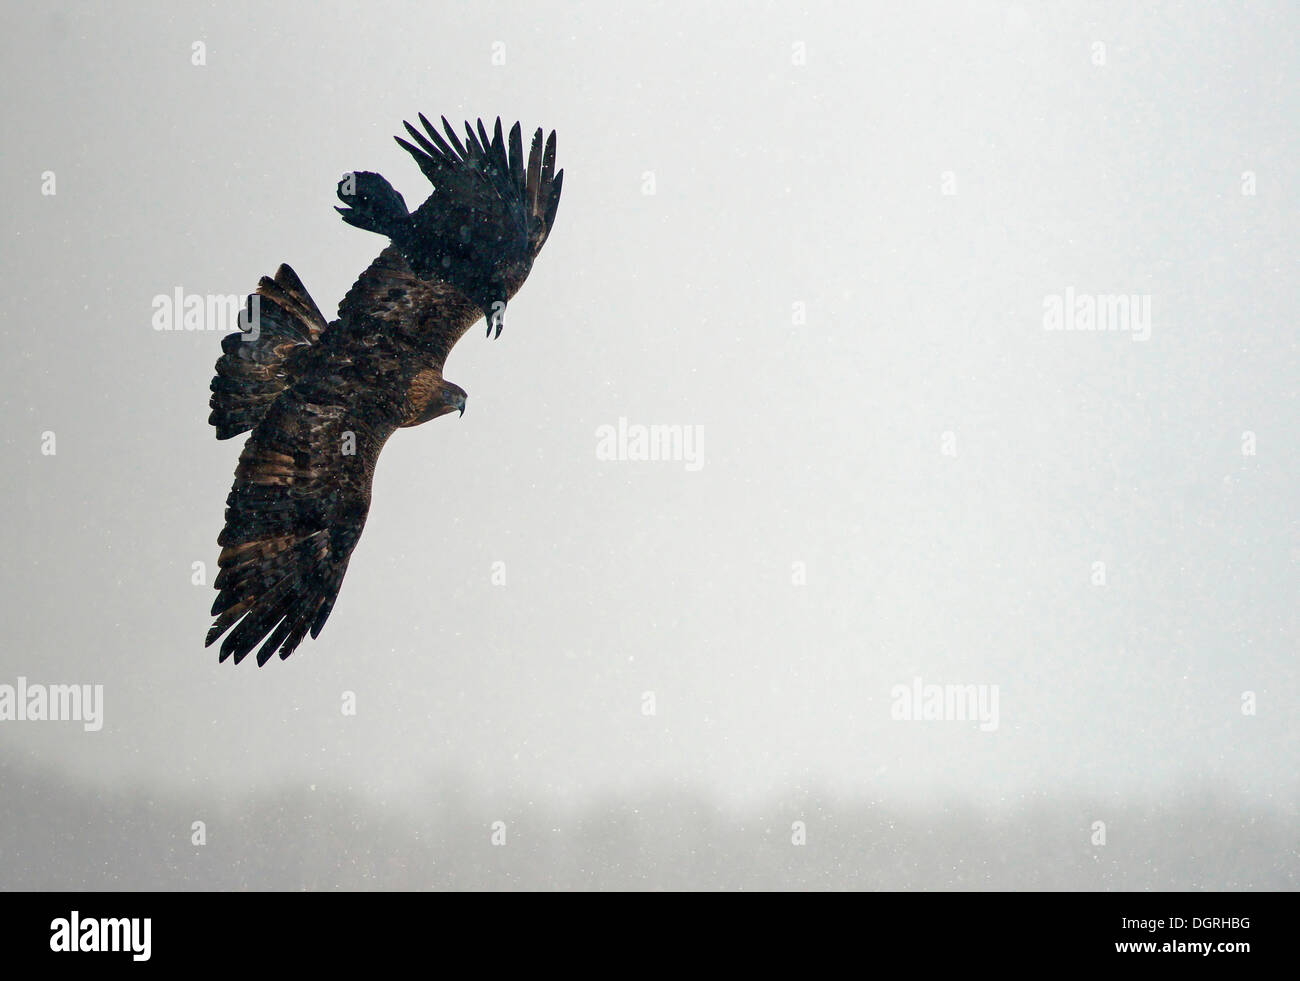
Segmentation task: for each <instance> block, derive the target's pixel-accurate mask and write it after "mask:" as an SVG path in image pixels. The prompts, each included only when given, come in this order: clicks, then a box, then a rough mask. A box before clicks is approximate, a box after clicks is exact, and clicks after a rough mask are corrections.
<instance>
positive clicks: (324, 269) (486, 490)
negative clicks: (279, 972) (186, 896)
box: [0, 2, 1300, 814]
mask: <svg viewBox="0 0 1300 981" xmlns="http://www.w3.org/2000/svg"><path fill="white" fill-rule="evenodd" d="M0 18H2V21H0V49H2V50H3V64H4V73H5V76H6V82H7V85H6V90H7V92H8V96H7V97H6V98H5V99H4V100H3V102H2V103H0V116H2V117H3V120H4V127H3V132H4V134H5V137H4V144H5V149H4V152H3V157H2V162H0V175H2V176H3V185H4V187H5V188H6V189H7V191H8V194H7V196H6V200H5V222H4V229H5V232H4V236H3V239H2V240H0V241H2V242H3V245H2V246H0V248H2V249H3V256H2V267H0V268H2V271H0V276H3V284H4V290H3V301H0V302H3V303H4V304H5V306H6V310H5V315H6V322H7V324H8V326H9V331H8V337H9V341H8V343H7V344H6V345H5V355H6V356H5V357H4V358H3V359H2V360H0V381H2V384H0V411H3V414H4V421H5V424H4V426H3V430H2V432H0V439H3V445H4V450H5V460H6V465H5V467H4V468H3V476H0V481H2V483H0V500H2V501H3V504H4V510H5V514H6V521H5V531H4V539H5V553H6V561H5V562H4V564H3V566H2V567H0V595H3V604H4V616H3V618H2V620H0V638H2V642H0V684H16V683H17V679H18V678H19V677H20V676H21V677H26V678H27V679H28V680H29V682H41V683H51V684H53V683H86V684H102V685H103V686H104V725H103V729H102V730H101V731H99V732H94V733H89V732H85V731H83V729H82V727H81V726H77V725H73V724H55V723H44V724H38V723H20V722H0V756H3V758H4V759H6V760H9V761H11V762H12V761H19V762H21V764H22V765H23V766H27V767H31V768H35V769H38V770H39V771H41V772H45V773H50V774H55V775H58V776H59V778H60V779H64V780H66V781H69V782H70V783H72V784H76V785H78V786H90V787H95V786H101V785H102V786H106V787H107V786H115V787H123V786H131V787H139V788H142V789H141V792H142V793H145V792H148V793H186V794H192V793H211V794H215V795H225V794H234V793H240V792H243V791H245V790H249V789H255V788H263V787H268V786H299V785H325V786H332V787H339V788H347V789H349V790H350V791H351V792H354V793H357V794H359V795H362V796H363V797H365V796H369V797H374V798H381V797H382V798H388V797H390V796H401V795H404V794H408V793H412V792H414V789H415V788H417V787H418V786H419V785H420V784H421V782H422V781H425V780H427V778H428V776H429V774H431V773H435V772H442V771H445V770H455V771H457V772H463V773H465V774H468V775H469V776H470V778H472V780H473V781H474V782H475V784H476V785H477V786H479V787H481V788H487V790H488V791H490V792H500V793H511V794H522V795H534V796H536V797H537V799H539V800H542V801H544V802H547V803H548V804H556V803H559V804H563V803H567V802H582V801H593V800H601V799H609V798H618V797H619V796H620V795H634V794H638V793H642V792H644V791H645V790H646V788H650V787H658V786H675V787H687V788H694V789H695V790H698V791H699V792H700V793H703V794H706V795H708V796H709V797H710V798H711V799H715V800H718V801H721V802H724V803H725V804H727V805H734V806H744V805H745V803H746V802H750V801H755V800H761V799H765V798H767V797H770V796H771V795H774V794H781V793H784V792H787V791H788V790H789V789H790V788H806V787H823V788H827V789H828V791H829V792H832V793H834V794H837V795H842V796H845V797H849V798H856V797H863V798H868V797H869V798H877V799H885V800H889V801H897V802H914V803H917V804H918V805H920V806H934V807H941V806H943V802H945V801H949V800H953V799H961V800H965V801H970V802H973V803H974V804H976V805H977V806H979V807H985V808H1000V807H1004V806H1010V805H1012V804H1014V803H1016V802H1018V801H1025V800H1028V799H1035V798H1049V799H1050V798H1052V797H1053V796H1055V795H1061V794H1081V795H1085V796H1088V795H1091V796H1093V797H1096V798H1098V799H1109V800H1129V799H1135V798H1136V797H1137V796H1140V795H1150V794H1155V795H1172V794H1176V793H1182V792H1183V788H1186V787H1207V788H1211V789H1213V790H1214V791H1215V792H1216V793H1220V794H1223V795H1226V798H1227V799H1228V800H1229V801H1231V802H1236V803H1239V804H1240V805H1241V806H1242V807H1248V808H1249V807H1273V808H1277V807H1283V808H1285V809H1288V810H1289V812H1290V813H1292V814H1294V808H1295V804H1296V800H1297V797H1298V796H1300V795H1298V794H1297V781H1296V772H1297V748H1298V745H1300V741H1298V739H1297V732H1296V726H1295V717H1296V704H1297V696H1298V695H1300V676H1298V673H1297V668H1296V650H1297V635H1298V631H1297V626H1298V624H1297V609H1298V608H1300V607H1298V604H1297V582H1298V577H1297V558H1298V555H1300V551H1298V548H1297V545H1298V539H1297V516H1296V502H1297V493H1296V491H1297V482H1296V478H1297V469H1298V468H1297V453H1298V452H1300V426H1298V424H1297V346H1296V338H1297V324H1298V322H1300V319H1298V315H1300V300H1298V299H1297V291H1296V283H1297V258H1298V255H1297V251H1298V250H1297V215H1300V200H1298V197H1300V195H1298V193H1297V150H1298V149H1300V146H1298V144H1300V129H1298V128H1297V125H1296V122H1297V119H1300V85H1298V84H1297V71H1298V70H1300V61H1297V59H1296V48H1295V44H1296V41H1295V39H1296V37H1297V36H1300V13H1298V12H1297V8H1296V7H1295V5H1293V4H1289V3H1284V2H1278V3H1261V4H1251V5H1237V4H1226V3H1225V4H1210V3H1198V4H1184V5H1177V6H1175V5H1168V4H1132V3H1127V2H1114V3H1087V4H1084V3H1078V4H1075V3H1050V4H1040V3H1030V2H1026V3H1019V4H1009V3H997V2H989V3H957V2H944V3H908V4H853V5H844V4H807V5H802V6H796V5H792V4H739V3H713V4H708V5H698V4H687V3H680V4H672V3H670V4H663V5H655V6H653V7H648V6H647V5H642V4H636V5H633V4H625V5H619V6H618V9H617V10H614V9H612V8H610V7H608V6H607V5H597V4H572V3H528V4H522V3H520V4H513V3H483V4H451V3H428V4H420V3H410V4H406V3H367V4H350V3H335V4H308V3H288V2H285V3H279V2H277V3H275V4H271V5H267V4H261V3H220V4H213V5H210V6H209V5H203V4H194V3H183V4H137V3H128V4H115V5H100V4H68V3H48V4H38V5H8V6H7V7H6V9H5V11H4V13H3V14H0ZM196 42H201V43H202V45H203V48H202V53H203V60H204V62H205V63H203V64H201V65H196V64H194V63H193V62H194V60H195V57H196V55H195V48H194V45H195V44H196ZM419 112H424V113H426V114H428V115H430V116H433V117H435V118H436V116H437V115H439V114H445V115H446V116H447V117H448V118H449V119H452V120H453V121H456V122H457V123H459V121H460V120H462V119H465V118H467V117H468V118H474V117H478V116H483V117H484V118H486V119H489V120H490V119H494V118H495V117H496V116H497V115H500V116H501V117H502V119H503V121H504V122H505V123H506V125H507V126H508V125H509V124H511V123H512V122H514V121H515V120H520V121H521V122H522V124H523V127H524V129H525V131H531V130H532V129H533V128H534V127H536V126H544V127H546V128H547V129H548V130H549V129H551V128H554V129H556V130H557V131H558V133H559V165H560V166H562V167H564V168H565V171H566V177H565V187H564V197H563V200H562V202H561V205H560V210H559V217H558V221H557V224H556V228H555V230H554V233H553V235H552V236H551V238H550V240H549V242H548V244H547V245H546V247H545V249H544V251H543V252H542V254H541V256H540V258H539V259H538V261H537V263H536V265H535V266H534V268H533V272H532V275H531V277H530V279H529V280H528V282H527V284H526V285H525V287H524V288H523V290H522V291H521V293H520V294H519V296H518V297H517V298H516V300H515V301H514V302H513V303H512V305H511V310H510V315H509V317H508V322H507V326H506V331H505V333H504V335H503V337H502V339H501V340H500V341H499V342H494V343H491V344H489V343H487V342H485V341H484V340H483V338H482V336H481V333H479V332H478V330H477V329H475V330H473V331H471V332H470V333H469V334H468V335H466V337H465V339H464V340H463V341H462V342H461V343H460V345H459V346H458V347H457V348H456V350H455V351H454V353H453V354H452V356H451V358H450V361H449V363H448V366H447V375H448V377H449V378H451V379H452V380H454V381H455V382H457V383H459V384H460V385H461V386H463V387H464V388H465V389H467V390H468V392H469V395H470V398H469V410H468V412H467V413H466V414H465V416H464V418H457V417H455V416H450V417H446V418H444V419H441V420H438V421H436V422H434V423H431V424H429V425H426V426H423V427H421V428H418V429H413V430H407V431H403V432H400V433H399V434H398V435H397V436H396V437H394V439H393V440H392V441H391V442H390V443H389V445H388V447H387V449H386V450H385V451H384V454H383V456H382V458H381V460H380V463H379V468H378V473H377V477H376V481H375V487H374V496H373V504H372V508H371V512H370V518H369V522H368V524H367V526H366V530H365V533H364V535H363V537H362V539H361V543H360V545H359V547H358V548H357V551H356V553H355V555H354V557H353V559H352V562H351V566H350V568H349V571H348V574H347V578H346V580H345V582H344V584H343V588H342V592H341V594H340V597H339V600H338V603H337V606H336V607H335V610H334V613H333V616H332V618H331V620H330V622H329V624H328V626H327V627H326V629H325V630H324V632H323V633H322V635H321V637H320V639H318V640H316V641H309V642H307V643H305V644H304V646H303V647H301V648H300V649H299V650H298V651H297V653H295V654H294V655H293V656H292V657H291V658H290V659H289V660H287V661H285V662H280V661H278V660H277V661H275V662H274V663H272V664H269V665H268V666H267V667H265V668H264V669H261V670H259V669H257V668H256V666H255V665H254V664H253V662H252V661H251V660H249V661H246V662H245V663H244V664H242V665H241V666H239V667H238V668H235V667H234V666H233V665H231V664H224V665H219V664H218V663H217V660H216V654H215V652H214V651H213V650H205V649H204V648H203V647H202V640H203V636H204V633H205V631H206V629H207V626H208V623H209V618H208V616H207V612H208V608H209V606H210V605H211V602H212V599H213V596H214V595H215V594H214V592H213V590H212V588H211V586H210V582H211V576H212V574H213V573H214V571H215V560H216V554H217V548H216V545H215V541H216V535H217V533H218V531H219V530H220V527H221V523H222V510H223V507H224V501H225V497H226V494H227V492H228V490H229V487H230V482H231V476H232V473H233V468H234V464H235V461H236V458H237V456H238V452H239V446H240V444H241V442H242V439H240V440H234V441H230V442H225V443H218V442H217V441H216V440H215V439H214V438H213V434H212V430H211V428H210V427H209V426H208V425H207V422H206V419H207V414H208V405H207V400H208V395H209V392H208V382H209V379H210V377H211V375H212V369H213V364H214V362H215V360H216V357H217V355H218V353H219V340H220V335H219V334H218V333H215V332H213V331H190V332H186V331H179V332H163V331H157V330H155V329H153V327H152V325H151V317H152V315H153V306H152V305H153V300H154V297H155V296H158V295H166V296H170V295H172V294H173V293H174V292H175V291H176V290H177V289H180V290H182V291H184V292H185V293H187V294H198V295H201V296H207V295H225V294H240V295H241V296H242V295H243V294H246V293H248V292H249V291H250V290H251V289H252V288H253V287H254V286H255V284H256V282H257V279H258V277H259V276H262V275H266V274H271V273H273V272H274V270H275V269H276V267H277V265H278V264H279V263H281V262H288V263H290V264H291V265H292V266H293V267H294V268H295V269H296V271H297V272H298V274H299V275H300V276H301V278H302V279H303V281H304V283H305V284H306V286H307V287H308V289H309V290H310V291H311V292H312V294H313V296H314V297H315V298H316V300H317V302H318V303H319V304H320V306H321V308H322V309H323V310H325V311H326V312H327V314H329V315H332V313H333V311H334V309H335V307H336V305H337V303H338V301H339V300H340V298H341V297H342V296H343V294H344V292H345V291H346V290H347V289H348V287H349V286H350V285H351V283H352V282H353V281H354V279H355V278H356V277H357V275H358V274H359V273H360V272H361V271H362V270H363V269H364V268H365V266H366V264H367V263H368V262H369V261H370V260H371V259H372V258H373V257H374V256H375V255H376V254H377V253H378V252H379V250H380V248H381V247H382V245H383V243H382V241H381V240H380V239H379V238H377V237H376V236H373V235H369V234H367V233H364V232H362V231H359V230H357V229H353V228H350V227H348V226H346V225H344V224H343V223H342V222H341V221H340V220H339V218H338V216H337V215H336V213H335V212H334V211H333V205H334V204H336V203H337V202H336V201H335V199H334V186H335V182H336V181H337V180H338V178H339V176H340V175H341V174H342V173H343V172H345V171H349V170H354V169H366V170H376V171H379V172H380V173H382V174H384V175H385V176H386V177H388V178H389V180H391V181H392V182H393V184H394V185H395V186H396V187H397V188H398V190H400V191H401V192H402V193H403V194H404V195H405V197H406V200H407V201H408V203H410V204H412V206H414V205H415V204H416V203H418V202H419V201H421V200H423V198H424V197H425V195H426V194H427V184H426V183H425V181H424V178H423V177H422V176H421V175H420V173H419V171H418V170H417V169H416V167H415V166H414V164H413V163H412V162H411V160H410V159H409V158H408V157H407V155H406V154H405V153H404V152H403V151H402V150H401V149H400V148H399V147H398V146H397V145H396V144H395V143H394V142H393V140H392V136H393V135H394V134H396V133H399V132H401V122H402V120H403V119H414V118H415V116H416V114H417V113H419ZM47 172H52V173H53V175H54V190H55V193H53V194H48V193H43V191H44V190H48V188H47V186H46V185H47V184H48V178H47V177H46V176H45V175H47ZM1117 295H1123V296H1128V297H1134V298H1136V302H1135V304H1134V306H1133V307H1132V310H1131V315H1132V318H1134V319H1132V321H1131V322H1124V323H1117V324H1116V326H1118V327H1119V328H1120V329H1116V330H1109V331H1067V330H1050V329H1047V328H1048V327H1049V326H1051V324H1050V323H1049V322H1048V317H1049V313H1050V311H1051V310H1052V308H1053V304H1054V303H1055V302H1056V300H1055V299H1054V298H1057V297H1059V298H1061V302H1062V303H1064V302H1066V300H1067V299H1068V300H1069V302H1070V303H1071V310H1075V309H1076V305H1077V304H1079V303H1081V302H1082V304H1083V305H1084V306H1086V305H1087V304H1088V303H1090V302H1092V301H1093V300H1096V299H1097V298H1102V299H1101V300H1100V301H1099V302H1101V303H1102V304H1103V306H1104V305H1105V300H1104V298H1105V297H1107V296H1117ZM1080 297H1083V298H1085V299H1084V300H1083V301H1080V300H1079V298H1080ZM1147 304H1149V306H1147ZM1077 308H1078V309H1082V307H1077ZM1144 309H1146V310H1149V321H1146V322H1145V326H1144V324H1143V321H1142V317H1141V313H1140V311H1142V310H1144ZM1112 312H1113V311H1112ZM1144 335H1146V336H1144ZM620 419H625V420H626V422H627V424H628V425H650V424H667V425H678V426H684V427H701V428H700V430H699V431H700V432H702V443H701V444H700V445H701V448H702V457H701V459H700V462H701V463H702V466H700V467H698V468H690V467H688V466H687V465H686V461H681V460H678V461H658V462H640V461H635V460H612V461H611V460H606V459H601V458H600V456H599V455H598V453H597V446H598V440H597V432H598V430H599V429H600V427H602V426H605V425H613V426H617V425H618V424H619V420H620ZM691 431H692V432H696V430H691ZM47 433H52V434H54V439H55V441H56V442H55V446H56V452H55V453H54V454H53V455H50V454H48V453H47V452H44V451H43V448H44V447H45V446H46V443H47V437H46V435H45V434H47ZM197 562H202V563H205V566H206V572H207V576H208V580H207V581H208V583H209V584H208V585H202V586H196V585H193V584H192V582H191V580H192V577H193V575H194V572H193V570H194V563H197ZM496 563H502V564H503V565H501V566H497V565H495V564H496ZM494 568H495V569H498V570H502V569H503V570H504V577H505V582H504V585H501V584H497V583H494V581H493V570H494ZM498 578H499V577H498ZM914 678H920V679H922V682H923V683H925V684H962V685H968V684H969V685H979V686H988V687H987V688H986V689H984V690H985V691H991V690H992V686H997V693H998V719H997V725H996V727H995V728H993V729H992V730H991V731H981V729H980V727H979V726H978V725H977V724H975V723H971V722H962V721H946V722H945V721H930V722H922V721H918V722H903V721H898V720H896V719H894V718H891V708H892V707H893V703H894V701H895V699H894V697H893V694H892V692H893V689H894V686H897V685H900V684H901V685H907V686H910V685H911V684H912V682H913V679H914ZM345 692H352V693H354V694H355V698H356V705H357V713H356V715H355V716H348V715H344V714H343V712H342V711H341V703H342V700H343V698H344V693H345ZM647 693H653V700H654V714H653V715H647V714H646V712H645V705H646V699H647ZM1252 693H1253V694H1252ZM1247 704H1249V705H1251V706H1253V712H1252V710H1251V709H1250V708H1247V709H1246V710H1243V706H1244V705H1247Z"/></svg>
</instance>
